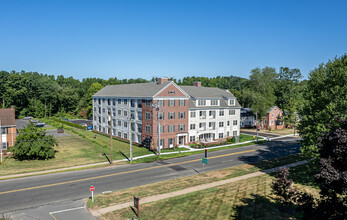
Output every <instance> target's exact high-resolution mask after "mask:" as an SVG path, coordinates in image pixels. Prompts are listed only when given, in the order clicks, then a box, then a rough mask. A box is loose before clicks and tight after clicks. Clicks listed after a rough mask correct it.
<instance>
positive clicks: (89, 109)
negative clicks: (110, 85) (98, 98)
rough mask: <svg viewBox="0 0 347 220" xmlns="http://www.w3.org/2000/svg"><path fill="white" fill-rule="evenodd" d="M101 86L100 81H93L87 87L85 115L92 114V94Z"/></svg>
mask: <svg viewBox="0 0 347 220" xmlns="http://www.w3.org/2000/svg"><path fill="white" fill-rule="evenodd" d="M102 88H103V86H102V85H101V84H100V83H93V84H92V85H91V86H90V87H89V89H88V98H87V103H88V106H87V116H88V117H90V116H92V115H93V95H94V94H95V93H97V92H98V91H99V90H100V89H102Z"/></svg>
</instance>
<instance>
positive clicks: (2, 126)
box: [0, 105, 17, 150]
mask: <svg viewBox="0 0 347 220" xmlns="http://www.w3.org/2000/svg"><path fill="white" fill-rule="evenodd" d="M16 134H17V129H16V121H15V108H14V106H13V105H12V106H11V108H3V109H0V147H2V149H3V150H7V149H8V148H9V147H12V146H13V145H14V143H15V142H16Z"/></svg>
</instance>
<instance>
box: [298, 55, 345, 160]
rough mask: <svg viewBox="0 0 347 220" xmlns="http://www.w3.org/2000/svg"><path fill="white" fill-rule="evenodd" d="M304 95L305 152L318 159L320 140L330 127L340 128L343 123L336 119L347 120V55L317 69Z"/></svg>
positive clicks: (303, 133) (302, 113) (301, 123)
mask: <svg viewBox="0 0 347 220" xmlns="http://www.w3.org/2000/svg"><path fill="white" fill-rule="evenodd" d="M303 96H304V104H303V108H302V109H301V110H300V111H299V114H300V116H301V118H302V119H301V121H300V124H299V130H300V136H301V137H302V144H301V151H302V152H303V153H305V154H307V155H310V156H318V154H317V152H318V149H317V140H318V137H319V136H320V135H321V134H322V132H329V130H330V129H329V128H328V127H327V126H326V125H327V124H330V123H333V124H332V125H333V126H334V127H338V126H339V125H340V124H339V122H338V121H336V120H334V119H336V118H342V119H344V120H346V119H347V54H345V55H343V56H342V57H340V58H335V59H334V60H332V61H329V62H327V63H326V64H321V65H320V66H319V67H318V68H316V69H314V70H313V71H312V72H311V73H310V76H309V80H308V81H307V86H306V87H305V90H304V92H303Z"/></svg>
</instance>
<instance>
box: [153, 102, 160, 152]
mask: <svg viewBox="0 0 347 220" xmlns="http://www.w3.org/2000/svg"><path fill="white" fill-rule="evenodd" d="M152 108H154V109H155V110H157V112H158V113H157V120H158V156H160V119H159V111H160V108H159V103H158V102H155V103H153V104H152Z"/></svg>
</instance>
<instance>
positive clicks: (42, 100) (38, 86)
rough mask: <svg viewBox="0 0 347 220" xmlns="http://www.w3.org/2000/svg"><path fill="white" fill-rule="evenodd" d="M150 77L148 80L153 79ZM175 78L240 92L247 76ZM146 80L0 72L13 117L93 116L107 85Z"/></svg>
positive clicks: (0, 98) (1, 98) (2, 95)
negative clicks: (95, 99) (96, 99)
mask: <svg viewBox="0 0 347 220" xmlns="http://www.w3.org/2000/svg"><path fill="white" fill-rule="evenodd" d="M155 80H156V79H154V78H153V79H152V80H151V81H155ZM171 80H174V81H175V82H176V83H177V84H179V85H193V82H194V81H200V82H202V85H203V86H208V87H219V88H222V89H235V90H239V91H241V90H242V89H243V88H244V86H245V85H246V83H247V81H248V80H247V79H244V78H240V77H235V76H229V77H220V76H218V77H212V78H208V77H185V78H183V79H182V80H181V79H179V80H176V79H171ZM144 82H149V81H148V80H146V79H141V78H138V79H117V78H116V77H115V78H109V79H108V80H105V79H101V78H85V79H83V80H82V81H80V80H78V79H74V78H73V77H68V78H65V77H64V76H62V75H60V76H57V77H55V76H53V75H47V74H41V73H37V72H25V71H21V72H15V71H12V72H7V71H1V72H0V102H1V107H2V108H4V107H5V108H6V107H10V106H11V105H15V107H16V116H17V117H18V116H29V115H30V116H34V117H44V116H45V115H46V116H52V115H65V114H70V115H76V116H82V117H87V116H91V115H92V95H93V94H94V93H96V92H97V91H99V90H100V89H101V88H103V87H104V86H106V85H116V84H130V83H144Z"/></svg>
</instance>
